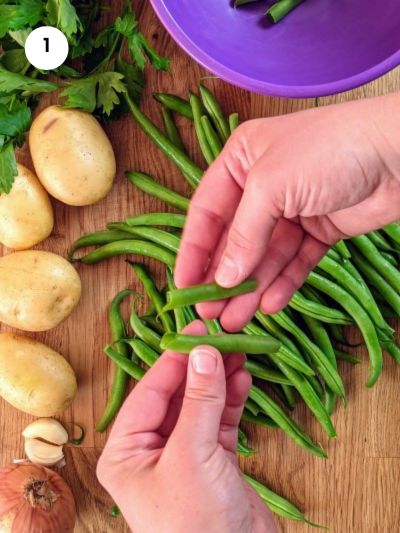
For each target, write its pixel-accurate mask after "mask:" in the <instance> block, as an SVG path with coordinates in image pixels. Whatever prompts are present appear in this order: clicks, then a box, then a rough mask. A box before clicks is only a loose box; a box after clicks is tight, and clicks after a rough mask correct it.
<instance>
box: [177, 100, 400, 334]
mask: <svg viewBox="0 0 400 533" xmlns="http://www.w3.org/2000/svg"><path fill="white" fill-rule="evenodd" d="M399 109H400V94H391V95H388V96H385V97H381V98H375V99H370V100H361V101H357V102H350V103H348V104H341V105H336V106H328V107H323V108H318V109H312V110H308V111H303V112H300V113H295V114H291V115H286V116H281V117H273V118H267V119H258V120H251V121H249V122H246V123H244V124H243V125H241V126H240V127H239V128H238V129H237V130H236V131H235V132H234V133H233V135H232V136H231V138H230V139H229V141H228V143H227V145H226V146H225V148H224V150H223V152H222V154H221V155H220V157H219V158H218V159H217V160H216V161H215V162H214V164H213V165H211V167H210V168H209V170H208V171H207V173H206V174H205V176H204V177H203V179H202V182H201V184H200V186H199V187H198V189H197V190H196V192H195V194H194V196H193V199H192V201H191V203H190V209H189V213H188V219H187V222H186V226H185V230H184V233H183V238H182V242H181V246H180V252H179V255H178V260H177V264H176V268H175V281H176V284H177V285H178V286H179V287H186V286H189V285H193V284H197V283H207V282H210V281H214V279H215V280H216V281H217V282H218V283H219V284H220V285H222V286H224V287H231V286H234V285H237V284H239V283H240V282H242V281H243V280H244V279H246V278H248V277H252V278H255V279H257V280H258V288H257V290H256V291H255V292H254V293H251V294H245V295H241V296H237V297H235V298H233V299H231V300H230V301H227V302H226V301H225V302H207V303H202V304H199V305H198V312H199V313H200V314H201V315H202V316H203V317H204V318H215V317H218V316H219V317H220V320H221V323H222V326H223V327H224V328H225V329H226V330H227V331H235V330H240V329H241V328H242V327H243V326H244V325H245V324H246V323H247V322H248V321H249V320H250V319H251V318H252V316H253V315H254V312H255V311H256V309H257V308H259V307H261V309H262V310H263V311H264V312H266V313H274V312H277V311H279V310H280V309H282V308H283V307H285V305H286V304H287V303H288V301H289V300H290V298H291V297H292V295H293V293H294V292H295V291H296V290H297V289H298V288H299V287H300V286H301V285H302V284H303V282H304V281H305V279H306V277H307V275H308V274H309V272H310V271H311V270H312V269H313V268H314V266H315V265H316V264H317V263H318V261H319V260H320V258H321V257H322V256H323V255H324V253H325V252H326V250H327V248H328V246H329V245H331V244H333V243H335V242H336V241H338V240H339V239H342V238H346V237H349V236H354V235H358V234H361V233H366V232H368V231H371V230H373V229H376V228H378V227H381V226H383V225H385V224H388V223H389V222H393V221H394V220H396V219H398V218H399V217H400V208H399V206H400V149H399V148H398V147H399V145H400V138H399V137H400V135H399V129H398V114H399V111H398V110H399Z"/></svg>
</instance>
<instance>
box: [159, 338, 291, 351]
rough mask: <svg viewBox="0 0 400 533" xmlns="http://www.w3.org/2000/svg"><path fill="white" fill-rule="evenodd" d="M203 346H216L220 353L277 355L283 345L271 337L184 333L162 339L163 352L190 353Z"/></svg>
mask: <svg viewBox="0 0 400 533" xmlns="http://www.w3.org/2000/svg"><path fill="white" fill-rule="evenodd" d="M201 344H206V345H209V346H214V348H217V350H219V351H220V352H224V353H226V352H228V353H229V352H243V353H255V354H257V353H258V354H263V353H271V354H273V353H276V352H277V351H278V350H279V348H280V346H281V343H280V342H279V341H277V340H276V339H274V338H273V337H270V336H263V335H260V336H249V335H242V334H240V333H239V334H233V335H228V334H222V335H183V334H182V333H166V334H165V335H164V336H163V337H162V339H161V348H162V349H163V350H173V351H175V352H181V353H189V352H190V351H191V350H192V349H193V348H196V346H199V345H201Z"/></svg>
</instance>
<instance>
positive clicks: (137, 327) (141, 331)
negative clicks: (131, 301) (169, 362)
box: [129, 306, 173, 353]
mask: <svg viewBox="0 0 400 533" xmlns="http://www.w3.org/2000/svg"><path fill="white" fill-rule="evenodd" d="M129 323H130V325H131V328H132V330H133V332H134V333H135V334H136V335H137V337H139V339H141V340H142V341H143V342H145V343H146V344H148V345H149V346H150V348H153V350H155V351H156V352H158V353H161V351H162V350H161V346H160V342H161V337H160V335H159V334H158V333H156V332H155V331H153V330H152V329H151V328H149V327H148V326H146V325H145V324H144V323H143V322H142V320H140V318H139V316H138V315H137V313H136V312H135V309H134V308H133V306H132V309H131V314H130V317H129ZM167 335H173V333H167Z"/></svg>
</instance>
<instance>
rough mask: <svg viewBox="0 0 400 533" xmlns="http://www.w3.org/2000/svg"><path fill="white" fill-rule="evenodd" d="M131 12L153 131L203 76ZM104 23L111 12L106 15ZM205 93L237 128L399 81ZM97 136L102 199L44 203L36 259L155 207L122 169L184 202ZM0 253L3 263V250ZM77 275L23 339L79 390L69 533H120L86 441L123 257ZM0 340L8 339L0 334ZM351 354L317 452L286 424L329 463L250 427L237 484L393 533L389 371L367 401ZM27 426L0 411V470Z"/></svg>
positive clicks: (334, 523) (344, 526) (170, 177)
mask: <svg viewBox="0 0 400 533" xmlns="http://www.w3.org/2000/svg"><path fill="white" fill-rule="evenodd" d="M118 4H119V2H115V3H113V6H115V7H113V9H117V7H118ZM134 4H135V6H134V7H135V10H136V12H137V15H138V17H139V20H140V25H141V29H142V31H143V32H144V33H145V35H146V36H148V37H149V38H150V40H151V41H152V43H153V44H154V45H155V46H156V48H157V49H158V50H159V51H161V52H162V53H163V54H164V55H166V56H169V57H170V58H172V69H171V73H170V74H165V73H156V72H154V71H153V70H149V72H148V75H147V95H146V97H145V98H144V101H143V106H144V109H145V111H146V112H149V113H150V114H151V116H152V117H153V119H154V120H155V121H157V122H158V123H159V122H160V113H159V110H158V109H157V107H156V106H155V105H154V103H153V101H152V99H151V97H150V92H151V91H167V92H174V93H177V94H181V95H185V94H186V93H187V91H188V89H195V88H196V87H197V84H198V81H199V79H200V77H201V76H204V75H207V74H208V73H207V72H206V71H205V70H204V69H202V68H200V67H199V66H198V65H197V64H196V63H195V62H194V61H192V60H191V59H190V58H189V57H188V56H186V55H185V54H184V53H183V52H182V51H181V50H180V49H179V48H178V47H177V46H176V45H175V44H174V42H173V41H172V40H171V39H170V38H169V36H168V35H167V34H166V32H165V31H164V30H163V28H162V27H161V25H160V23H159V22H158V20H157V19H156V17H155V15H154V13H153V11H152V9H151V7H150V6H149V5H148V2H146V1H145V0H141V1H138V2H135V3H134ZM111 16H112V14H110V13H109V14H107V15H106V17H108V18H110V17H111ZM210 84H211V87H212V89H213V90H214V91H215V93H216V95H217V97H218V98H219V100H220V101H221V102H223V106H224V108H225V110H226V112H233V111H239V113H240V117H241V120H245V119H249V118H252V117H268V116H273V115H278V114H283V113H291V112H295V111H298V110H301V109H306V108H309V107H312V106H314V105H316V104H318V105H325V104H331V103H336V102H341V101H345V100H350V99H354V98H364V97H367V96H373V95H379V94H383V93H386V92H389V91H393V90H398V89H400V70H396V71H394V72H392V73H390V74H388V75H387V76H385V77H383V78H381V79H379V80H377V81H376V82H374V83H371V84H369V85H367V86H365V87H362V88H359V89H356V90H354V91H351V92H348V93H345V94H341V95H337V96H333V97H327V98H320V99H318V101H316V100H312V99H308V100H288V99H281V98H269V97H263V96H260V95H253V94H250V93H248V92H246V91H243V90H240V89H238V88H235V87H232V86H230V85H228V84H226V83H224V82H222V81H219V80H214V81H211V82H210ZM52 101H55V98H54V97H52V98H48V99H46V100H43V101H42V103H41V107H44V106H45V105H48V104H49V102H52ZM178 125H179V126H180V127H181V129H182V131H183V134H184V138H185V142H186V144H187V146H188V150H189V152H190V153H191V154H192V156H193V158H194V159H195V160H196V161H198V162H199V163H201V164H204V163H203V162H202V160H201V158H199V154H198V151H197V149H196V143H195V139H194V137H193V132H192V128H191V125H190V124H189V123H188V121H186V120H185V119H178ZM106 130H107V133H108V135H109V137H110V139H111V142H112V144H113V146H114V149H115V153H116V156H117V161H118V177H117V179H116V182H115V185H114V187H113V189H112V191H111V193H110V194H109V195H108V197H107V198H106V199H105V200H103V201H102V202H100V203H99V204H98V205H95V206H91V207H85V208H73V207H67V206H64V205H63V204H61V203H59V202H57V201H53V205H54V209H55V215H56V225H55V229H54V233H53V235H52V236H51V237H50V238H49V239H48V240H47V241H46V242H45V243H42V244H41V245H40V246H38V247H37V248H39V249H43V250H51V251H53V252H56V253H59V254H62V255H65V253H66V250H67V248H68V246H69V245H70V244H71V243H72V242H73V241H74V239H75V238H77V237H78V236H79V235H81V234H82V233H84V232H90V231H93V230H98V229H102V228H104V225H105V223H106V222H107V221H112V220H119V219H123V218H124V217H125V216H127V215H132V214H139V213H143V212H145V211H146V210H149V209H150V210H153V211H155V210H157V209H159V208H161V207H162V206H161V205H159V204H158V203H157V202H155V201H153V200H149V198H148V197H145V195H143V194H141V193H140V192H138V191H136V190H134V189H133V187H132V186H131V185H130V184H128V183H127V181H126V179H125V178H124V171H125V170H127V169H135V170H141V171H145V172H148V173H150V174H152V175H154V176H156V177H157V178H158V179H159V180H161V181H162V182H164V183H166V184H167V185H169V186H173V187H174V188H175V189H176V190H178V191H180V192H185V191H186V187H185V185H184V181H183V179H182V177H181V176H180V173H179V172H178V171H177V170H176V169H175V168H174V167H173V166H172V164H170V163H169V162H168V161H167V160H166V158H165V157H164V156H163V155H162V154H160V152H158V151H157V149H156V148H154V147H153V146H152V144H151V142H150V141H149V140H148V139H147V138H146V136H145V135H144V134H143V133H142V132H141V131H139V129H138V128H137V127H136V126H135V124H134V122H133V120H132V119H131V118H130V117H129V116H125V117H123V118H122V119H121V120H120V121H119V122H118V123H117V124H111V125H109V126H107V127H106ZM310 150H312V146H310ZM19 160H20V161H21V162H23V163H25V164H26V165H27V166H29V167H30V168H32V163H31V160H30V157H29V152H28V149H27V148H24V149H22V150H21V151H20V153H19ZM66 172H68V169H66ZM1 252H2V253H8V251H7V250H2V251H1ZM145 262H146V263H148V262H147V261H145ZM151 269H152V272H153V273H155V274H156V275H157V276H158V277H159V276H160V272H159V270H158V267H157V265H156V263H155V262H152V263H151ZM78 270H79V274H80V276H81V278H82V283H83V294H82V299H81V302H80V304H79V307H78V308H77V309H76V311H75V312H74V313H73V315H72V316H70V317H69V318H68V319H67V320H66V321H65V322H64V323H63V324H61V325H60V326H59V327H57V328H56V329H54V330H52V331H49V332H47V333H44V334H37V335H32V336H34V337H35V338H37V339H39V340H41V341H43V342H45V343H47V344H48V345H49V346H51V347H53V348H54V349H55V350H57V351H59V352H61V353H62V354H64V355H65V356H66V357H67V358H68V360H69V361H70V362H71V364H72V366H73V367H74V369H75V371H76V373H77V376H78V380H79V392H78V395H77V398H76V400H75V402H74V404H73V407H72V408H71V409H70V410H68V411H67V412H66V413H65V415H64V416H63V417H62V420H63V421H64V422H71V421H76V422H79V423H80V424H82V425H83V426H84V427H85V428H86V430H87V435H86V439H85V441H84V443H83V445H82V446H80V447H79V448H69V449H68V450H67V466H66V467H65V468H64V470H63V475H64V476H65V478H66V479H67V481H68V482H69V483H70V485H71V487H72V489H73V491H74V494H75V497H76V502H77V507H78V521H77V526H76V532H77V533H84V532H90V533H92V532H93V533H110V532H116V533H124V532H126V531H128V528H127V527H126V525H125V524H124V520H123V518H122V517H119V518H112V517H111V516H110V509H111V506H112V502H111V499H110V498H109V496H108V495H107V494H106V493H105V492H104V490H103V489H102V488H101V487H100V485H99V484H98V482H97V481H96V477H95V465H96V461H97V458H98V456H99V454H100V452H101V449H102V447H103V446H104V443H105V441H106V435H99V434H96V433H95V431H94V426H95V423H96V421H97V420H98V419H99V417H100V415H101V413H102V410H103V408H104V405H105V402H106V398H107V391H108V388H109V384H110V379H111V368H110V364H109V362H108V360H107V358H106V357H105V356H104V355H103V353H102V349H103V346H104V345H105V344H106V343H107V341H109V332H108V328H107V320H106V309H107V305H108V303H109V302H110V300H111V298H112V297H113V295H115V293H116V292H117V291H119V290H121V289H123V288H125V287H127V286H129V287H132V286H134V280H133V279H132V274H131V272H130V271H129V270H128V269H127V267H126V265H125V263H124V261H123V258H116V259H113V260H111V261H109V262H106V263H102V264H100V265H97V266H93V267H89V266H79V267H78ZM0 297H1V295H0ZM1 330H2V331H5V330H7V328H5V327H1ZM351 338H352V339H354V338H358V337H357V333H355V332H352V333H351ZM357 352H358V353H359V355H360V356H361V358H362V359H363V363H362V364H361V365H358V366H357V367H355V368H354V367H350V366H349V365H347V366H344V365H341V366H342V375H343V377H344V381H345V385H346V389H347V391H348V406H347V408H346V409H345V408H343V407H339V408H338V409H337V411H336V413H335V414H334V422H335V424H336V427H337V433H338V438H337V439H335V440H331V441H330V442H327V439H326V438H325V436H324V435H323V434H322V432H321V431H320V428H319V427H317V424H316V423H315V422H314V421H313V420H312V417H311V416H310V414H309V413H306V412H305V409H302V408H300V409H298V410H297V411H296V412H295V415H294V416H295V418H296V419H297V420H299V421H300V422H301V423H302V424H304V426H305V427H307V428H308V430H309V431H310V432H311V434H312V435H313V436H314V437H315V438H316V439H317V440H319V441H320V442H321V443H322V444H323V445H324V446H325V447H326V448H327V450H328V452H329V459H327V460H322V459H318V458H315V457H313V456H311V455H309V454H307V452H305V451H303V450H301V449H299V448H298V447H297V446H296V445H295V444H293V443H292V442H291V441H290V440H289V439H288V438H286V436H285V435H284V434H283V433H282V432H280V431H275V430H264V429H255V428H251V429H249V433H250V435H251V444H252V445H253V446H254V448H256V450H257V452H258V453H257V454H256V455H255V456H254V457H253V458H251V459H247V460H245V461H243V466H244V468H245V469H246V471H247V472H248V473H250V474H251V475H253V476H255V477H256V478H258V479H260V480H261V481H263V482H265V483H267V484H268V485H269V486H270V487H271V488H273V489H274V490H276V491H277V492H279V493H281V494H282V495H284V496H286V497H287V498H289V499H290V500H291V501H293V502H294V503H296V504H297V505H298V506H299V507H300V508H301V509H303V510H305V511H306V514H307V516H308V517H309V518H310V519H312V520H313V521H315V522H317V523H320V524H325V525H327V526H329V528H330V531H331V532H333V533H377V532H380V533H395V532H397V531H399V529H400V511H399V504H398V501H399V491H398V480H399V477H400V434H399V427H400V410H399V408H398V400H399V377H400V371H399V369H398V368H396V367H395V365H394V364H393V362H392V360H391V359H389V358H387V357H386V358H385V368H384V372H383V375H382V377H381V379H380V380H379V382H378V384H377V385H376V386H375V387H374V388H373V389H372V390H367V389H366V388H365V386H364V382H365V380H366V376H367V364H368V363H367V355H366V353H365V351H364V349H358V350H357ZM30 420H31V417H29V416H28V415H25V414H23V413H20V412H19V411H16V410H15V409H13V408H12V407H11V406H9V405H7V404H6V403H5V402H4V401H0V430H1V442H2V445H1V464H3V465H4V464H7V463H8V462H9V461H10V460H12V459H13V458H17V457H21V456H22V454H23V443H22V439H21V431H22V429H23V428H24V426H25V425H26V424H27V423H28V422H29V421H30ZM279 527H280V529H281V531H282V532H285V533H300V532H302V533H305V532H308V531H311V530H312V529H311V528H309V527H308V526H305V525H303V524H298V523H293V522H288V521H281V520H280V521H279ZM152 533H153V532H152ZM154 533H156V532H154Z"/></svg>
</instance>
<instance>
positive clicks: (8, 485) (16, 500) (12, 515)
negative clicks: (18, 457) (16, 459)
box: [0, 464, 76, 533]
mask: <svg viewBox="0 0 400 533" xmlns="http://www.w3.org/2000/svg"><path fill="white" fill-rule="evenodd" d="M75 517H76V511H75V502H74V497H73V495H72V492H71V489H70V488H69V486H68V485H67V484H66V482H65V481H64V480H63V478H62V477H61V476H60V475H59V474H57V473H56V472H53V471H52V470H49V469H48V468H45V467H43V466H38V465H33V464H27V465H26V464H14V465H10V466H6V467H4V468H0V531H1V532H2V533H3V532H4V533H72V531H73V529H74V525H75Z"/></svg>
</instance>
